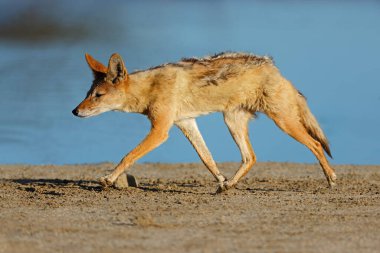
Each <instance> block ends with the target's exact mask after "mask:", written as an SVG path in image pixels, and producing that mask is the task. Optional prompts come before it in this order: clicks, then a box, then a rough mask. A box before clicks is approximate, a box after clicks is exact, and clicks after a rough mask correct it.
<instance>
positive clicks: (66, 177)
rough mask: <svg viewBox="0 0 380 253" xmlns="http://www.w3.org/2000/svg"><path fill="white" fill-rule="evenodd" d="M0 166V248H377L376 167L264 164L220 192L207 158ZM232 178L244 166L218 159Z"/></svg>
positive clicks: (379, 181) (379, 203)
mask: <svg viewBox="0 0 380 253" xmlns="http://www.w3.org/2000/svg"><path fill="white" fill-rule="evenodd" d="M113 166H114V164H110V163H104V164H88V165H66V166H55V165H45V166H30V165H0V175H1V176H0V252H28V253H33V252H39V253H41V252H379V250H380V166H363V165H362V166H354V165H339V166H338V165H336V166H335V169H336V172H337V176H338V186H337V187H336V188H335V189H329V188H328V187H327V182H326V180H325V179H324V176H323V173H322V170H321V169H320V168H319V166H318V165H311V164H292V163H259V164H257V165H256V166H255V167H254V169H253V170H252V171H251V172H250V173H249V174H248V176H247V177H246V178H245V179H243V180H242V181H241V182H240V183H239V184H238V186H237V188H236V189H232V190H230V191H228V192H226V193H223V194H215V191H216V188H217V184H216V182H214V180H213V178H212V176H211V174H209V172H208V171H207V170H206V169H205V168H204V166H203V165H202V164H138V165H135V166H134V167H133V168H132V169H131V170H129V171H128V173H130V174H132V175H134V176H136V178H137V179H138V181H139V184H140V186H139V188H127V189H122V190H117V189H105V190H103V189H102V188H101V187H100V186H99V185H98V183H97V181H96V179H97V178H98V177H100V176H103V175H105V174H107V173H108V172H109V171H111V170H112V168H113ZM219 166H220V169H221V171H223V173H225V174H226V175H227V176H231V175H232V174H233V173H234V171H235V170H236V168H237V166H238V164H234V163H222V164H219Z"/></svg>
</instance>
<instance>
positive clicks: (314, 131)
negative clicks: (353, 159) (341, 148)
mask: <svg viewBox="0 0 380 253" xmlns="http://www.w3.org/2000/svg"><path fill="white" fill-rule="evenodd" d="M298 106H299V114H300V115H299V116H300V118H301V122H302V124H303V125H304V127H305V128H306V131H307V132H308V134H309V135H310V136H311V137H313V139H314V140H316V141H319V142H320V143H321V145H322V147H323V149H324V150H325V151H326V153H327V154H328V155H329V156H330V157H331V158H332V155H331V151H330V147H329V141H328V140H327V138H326V136H325V134H324V133H323V131H322V129H321V127H320V126H319V124H318V122H317V120H316V119H315V117H314V115H313V114H312V113H311V112H310V109H309V107H308V106H307V103H306V99H305V97H303V96H302V94H300V96H298Z"/></svg>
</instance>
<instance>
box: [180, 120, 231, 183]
mask: <svg viewBox="0 0 380 253" xmlns="http://www.w3.org/2000/svg"><path fill="white" fill-rule="evenodd" d="M175 124H176V125H177V126H178V128H179V129H180V130H181V131H182V133H183V134H184V135H185V136H186V137H187V139H188V140H189V141H190V143H191V144H192V145H193V147H194V149H195V150H196V151H197V153H198V155H199V157H200V158H201V160H202V162H203V163H204V164H205V166H206V167H207V169H208V170H209V171H210V172H211V174H212V175H213V176H214V177H215V179H216V180H217V181H218V183H219V186H221V187H222V186H223V183H224V182H225V181H226V178H225V177H224V176H223V175H222V174H221V173H220V171H219V170H218V167H217V166H216V163H215V161H214V159H213V158H212V156H211V153H210V151H209V150H208V148H207V146H206V143H205V142H204V140H203V138H202V135H201V133H200V132H199V129H198V126H197V122H196V121H195V119H185V120H181V121H178V122H175Z"/></svg>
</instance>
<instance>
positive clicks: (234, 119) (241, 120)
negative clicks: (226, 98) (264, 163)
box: [217, 110, 256, 192]
mask: <svg viewBox="0 0 380 253" xmlns="http://www.w3.org/2000/svg"><path fill="white" fill-rule="evenodd" d="M251 117H252V114H251V113H250V112H247V111H243V110H234V111H229V112H225V113H224V121H225V123H226V125H227V126H228V129H229V130H230V133H231V135H232V137H233V138H234V140H235V142H236V144H237V146H238V147H239V149H240V153H241V157H242V163H241V166H240V168H239V169H238V171H236V173H235V175H234V176H233V177H232V178H231V179H229V180H228V181H226V182H224V183H223V186H221V187H219V188H218V190H217V192H222V191H225V190H228V189H229V188H232V187H234V186H235V185H236V184H237V182H238V181H239V179H240V178H242V177H243V176H245V175H246V174H247V173H248V171H249V170H250V169H251V168H252V166H253V165H254V164H255V162H256V156H255V153H254V152H253V149H252V145H251V142H250V140H249V135H248V122H249V120H250V119H251Z"/></svg>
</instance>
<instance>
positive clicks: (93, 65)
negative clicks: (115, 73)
mask: <svg viewBox="0 0 380 253" xmlns="http://www.w3.org/2000/svg"><path fill="white" fill-rule="evenodd" d="M85 56H86V61H87V64H88V66H89V67H90V69H91V70H92V72H93V74H94V77H95V78H97V77H103V78H104V76H105V75H106V74H107V67H106V66H104V65H103V64H102V63H100V62H98V61H97V60H95V59H94V58H93V57H92V56H91V55H89V54H87V53H86V54H85Z"/></svg>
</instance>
